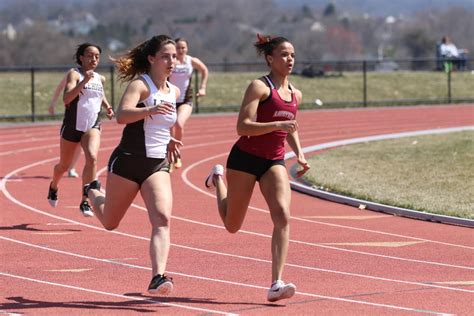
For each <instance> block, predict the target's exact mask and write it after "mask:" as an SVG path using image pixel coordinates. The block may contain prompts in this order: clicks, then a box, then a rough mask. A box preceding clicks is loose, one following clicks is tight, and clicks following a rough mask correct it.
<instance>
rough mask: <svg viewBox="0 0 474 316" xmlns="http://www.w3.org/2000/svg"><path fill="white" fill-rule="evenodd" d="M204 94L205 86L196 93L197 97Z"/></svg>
mask: <svg viewBox="0 0 474 316" xmlns="http://www.w3.org/2000/svg"><path fill="white" fill-rule="evenodd" d="M205 95H206V88H201V89H199V91H198V93H196V96H197V97H203V96H205Z"/></svg>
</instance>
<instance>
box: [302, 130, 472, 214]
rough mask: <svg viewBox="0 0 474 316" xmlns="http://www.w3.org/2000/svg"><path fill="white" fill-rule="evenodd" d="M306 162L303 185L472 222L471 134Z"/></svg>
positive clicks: (343, 150)
mask: <svg viewBox="0 0 474 316" xmlns="http://www.w3.org/2000/svg"><path fill="white" fill-rule="evenodd" d="M309 162H310V164H311V169H310V172H309V173H308V174H307V175H305V177H304V180H305V181H308V182H310V183H313V184H314V185H316V186H317V187H322V188H324V189H327V190H328V191H330V192H335V193H341V194H344V195H347V196H351V197H355V198H359V199H364V200H369V201H373V202H378V203H383V204H388V205H394V206H398V207H404V208H409V209H414V210H418V211H426V212H430V213H437V214H443V215H449V216H457V217H464V218H470V219H474V132H470V131H466V132H456V133H449V134H441V135H429V136H420V137H407V138H400V139H395V140H386V141H377V142H369V143H363V144H356V145H348V146H344V147H339V148H335V149H331V150H329V151H326V152H323V153H319V154H317V155H314V156H313V157H311V158H310V159H309Z"/></svg>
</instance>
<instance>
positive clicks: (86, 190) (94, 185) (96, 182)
mask: <svg viewBox="0 0 474 316" xmlns="http://www.w3.org/2000/svg"><path fill="white" fill-rule="evenodd" d="M90 189H95V190H100V181H99V180H94V181H92V182H91V183H89V184H86V185H85V186H84V189H83V190H82V194H83V195H84V196H85V197H88V194H89V190H90Z"/></svg>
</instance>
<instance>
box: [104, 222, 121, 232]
mask: <svg viewBox="0 0 474 316" xmlns="http://www.w3.org/2000/svg"><path fill="white" fill-rule="evenodd" d="M103 226H104V228H105V229H106V230H109V231H110V230H114V229H116V228H117V227H118V226H119V224H118V223H103Z"/></svg>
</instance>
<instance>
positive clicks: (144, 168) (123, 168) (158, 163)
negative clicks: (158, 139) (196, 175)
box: [108, 147, 170, 186]
mask: <svg viewBox="0 0 474 316" xmlns="http://www.w3.org/2000/svg"><path fill="white" fill-rule="evenodd" d="M108 171H109V172H110V173H113V174H116V175H118V176H121V177H123V178H125V179H128V180H130V181H133V182H136V183H137V184H138V185H139V186H141V185H142V183H143V182H145V180H146V179H148V177H149V176H151V175H152V174H154V173H155V172H158V171H164V172H170V164H169V162H168V159H167V158H164V159H158V158H148V157H144V156H137V155H133V154H130V153H127V152H124V151H123V150H121V149H120V148H118V147H117V148H115V150H114V152H113V153H112V155H111V156H110V159H109V164H108Z"/></svg>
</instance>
